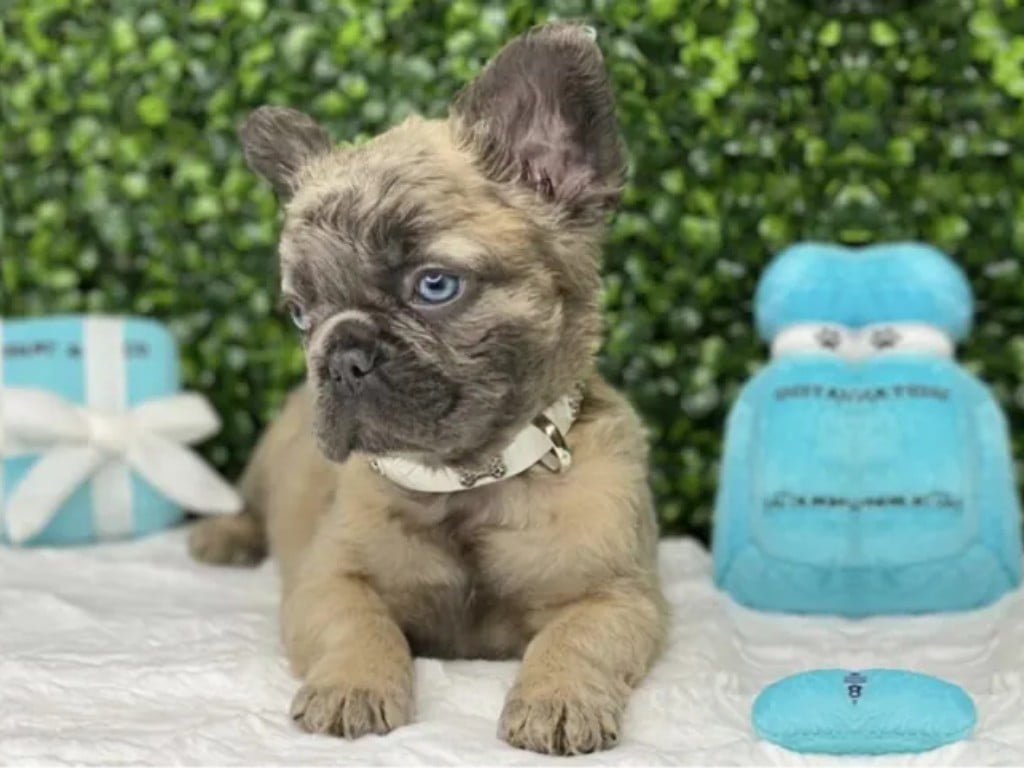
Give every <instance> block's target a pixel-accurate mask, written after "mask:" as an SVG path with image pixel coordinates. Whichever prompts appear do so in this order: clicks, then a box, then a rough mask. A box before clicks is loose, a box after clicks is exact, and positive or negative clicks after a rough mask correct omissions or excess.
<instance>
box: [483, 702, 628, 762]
mask: <svg viewBox="0 0 1024 768" xmlns="http://www.w3.org/2000/svg"><path fill="white" fill-rule="evenodd" d="M619 715H620V707H619V706H618V705H617V704H616V703H615V701H614V700H613V699H612V698H610V697H608V696H604V695H601V694H599V693H591V692H589V691H585V690H584V691H578V692H574V691H569V690H566V691H562V692H544V691H536V692H532V693H531V692H530V691H528V690H526V689H520V688H519V686H517V687H516V688H513V690H512V692H511V693H510V694H509V696H508V699H506V701H505V708H504V709H503V710H502V713H501V721H500V723H499V725H498V733H499V736H501V738H503V739H504V740H505V741H507V742H508V743H509V744H511V745H512V746H513V747H518V748H519V749H529V750H533V751H534V752H542V753H544V754H549V755H580V754H585V753H588V752H596V751H597V750H600V749H610V748H611V747H614V746H615V745H616V744H617V743H618V741H619Z"/></svg>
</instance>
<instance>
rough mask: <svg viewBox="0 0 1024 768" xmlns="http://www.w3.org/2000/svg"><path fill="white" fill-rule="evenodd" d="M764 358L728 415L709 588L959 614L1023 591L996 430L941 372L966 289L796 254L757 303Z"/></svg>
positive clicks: (759, 599) (876, 266)
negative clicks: (767, 351)
mask: <svg viewBox="0 0 1024 768" xmlns="http://www.w3.org/2000/svg"><path fill="white" fill-rule="evenodd" d="M755 311H756V317H757V326H758V331H759V332H760V334H761V336H762V337H763V338H764V339H765V340H766V341H768V342H769V343H770V344H771V349H772V359H771V361H770V363H769V364H768V365H767V366H765V367H764V368H763V369H762V370H761V371H760V372H759V373H758V374H757V375H755V376H754V378H753V379H751V380H750V381H749V382H748V383H747V384H746V386H745V387H744V389H743V391H742V393H741V395H740V397H739V399H738V400H737V402H736V403H735V405H734V406H733V408H732V411H731V413H730V415H729V420H728V425H727V430H726V439H725V449H724V458H723V467H722V476H721V484H720V488H719V493H718V498H717V502H716V509H715V521H714V538H713V550H714V568H715V579H716V581H717V583H718V584H719V585H720V586H721V587H722V588H723V589H725V590H726V591H727V592H729V593H730V594H731V595H732V596H733V597H734V598H735V599H736V600H737V601H739V602H740V603H743V604H745V605H748V606H751V607H754V608H760V609H764V610H776V611H790V612H801V613H831V614H841V615H846V616H853V617H856V616H866V615H869V614H878V613H916V612H925V611H944V610H960V609H968V608H973V607H977V606H981V605H984V604H986V603H989V602H991V601H993V600H995V599H996V598H997V597H999V596H1000V595H1001V594H1003V593H1004V592H1006V591H1007V590H1009V589H1011V588H1012V587H1014V586H1016V585H1017V584H1018V583H1019V582H1020V578H1021V532H1020V513H1019V505H1018V500H1017V496H1016V487H1015V483H1014V477H1013V464H1012V459H1011V452H1010V443H1009V439H1008V434H1007V427H1006V423H1005V418H1004V416H1003V414H1002V412H1001V411H1000V409H999V407H998V405H997V404H996V402H995V400H994V398H993V397H992V395H991V393H990V392H989V391H988V389H987V388H986V387H985V386H984V385H983V384H982V383H981V382H980V381H979V380H978V379H976V378H975V377H974V376H973V375H971V374H970V373H969V372H968V371H967V370H965V369H964V368H963V367H961V366H960V365H959V364H958V363H957V361H956V360H955V359H954V355H953V350H954V345H955V343H956V342H957V341H959V340H961V339H963V338H964V337H965V336H966V335H967V333H968V332H969V330H970V325H971V317H972V299H971V292H970V288H969V286H968V283H967V281H966V279H965V277H964V275H963V274H962V272H961V271H960V270H959V268H958V267H957V266H956V265H955V264H953V263H952V262H951V261H950V260H949V259H948V258H946V257H945V256H944V255H943V254H942V253H940V252H939V251H937V250H935V249H933V248H930V247H928V246H925V245H919V244H913V243H895V244H885V245H876V246H871V247H865V248H860V249H847V248H842V247H837V246H832V245H825V244H815V243H809V244H801V245H796V246H793V247H791V248H789V249H787V250H786V251H784V252H783V253H782V254H780V255H779V256H778V257H777V259H776V260H775V261H774V262H773V263H772V264H771V265H770V267H769V268H768V270H767V271H766V273H765V274H764V275H763V277H762V279H761V282H760V285H759V287H758V291H757V296H756V301H755Z"/></svg>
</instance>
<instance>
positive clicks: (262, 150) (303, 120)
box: [238, 107, 332, 200]
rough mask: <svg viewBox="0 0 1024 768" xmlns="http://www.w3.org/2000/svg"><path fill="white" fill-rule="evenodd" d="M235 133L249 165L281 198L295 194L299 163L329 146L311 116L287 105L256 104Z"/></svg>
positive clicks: (325, 136)
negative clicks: (269, 105)
mask: <svg viewBox="0 0 1024 768" xmlns="http://www.w3.org/2000/svg"><path fill="white" fill-rule="evenodd" d="M238 136H239V138H240V139H241V140H242V149H243V151H244V152H245V160H246V162H247V163H248V164H249V167H250V168H252V169H253V170H254V171H256V173H258V174H260V175H261V176H263V178H265V179H266V180H267V181H269V182H270V183H271V184H273V185H274V189H276V190H277V192H278V194H279V195H280V196H281V197H282V198H283V199H285V200H287V199H289V198H290V197H291V196H292V195H293V194H294V193H295V189H296V186H297V183H298V174H299V170H300V169H301V168H302V166H303V165H305V164H306V163H307V162H309V161H310V160H311V159H312V158H314V157H316V156H317V155H322V154H325V153H326V152H329V151H330V149H331V146H332V143H331V137H330V136H329V135H328V133H327V131H325V130H324V129H323V127H321V126H320V125H319V124H318V123H317V122H316V121H315V120H313V118H311V117H309V116H308V115H305V114H303V113H302V112H299V111H298V110H297V109H290V108H288V107H260V108H259V109H257V110H256V111H255V112H253V113H252V114H251V115H249V117H248V118H246V120H245V122H244V123H242V126H241V127H240V128H239V129H238Z"/></svg>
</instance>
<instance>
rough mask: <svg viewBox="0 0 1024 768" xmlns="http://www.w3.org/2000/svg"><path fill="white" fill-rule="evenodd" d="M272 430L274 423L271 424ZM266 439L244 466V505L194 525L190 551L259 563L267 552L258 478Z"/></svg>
mask: <svg viewBox="0 0 1024 768" xmlns="http://www.w3.org/2000/svg"><path fill="white" fill-rule="evenodd" d="M271 430H273V427H271ZM265 444H266V439H264V440H261V441H260V444H259V445H257V448H256V452H255V453H254V454H253V458H252V461H251V462H250V463H249V465H248V466H247V467H246V468H245V472H244V473H243V474H242V479H241V481H239V484H238V491H239V493H240V494H241V496H242V501H243V502H244V504H245V508H244V509H243V510H242V511H241V512H240V513H239V514H237V515H231V516H229V517H208V518H205V519H203V520H200V521H199V522H198V523H196V524H195V525H193V526H192V530H190V531H189V534H188V551H189V553H190V554H191V555H192V557H194V558H195V559H196V560H198V561H199V562H201V563H208V564H210V565H242V566H252V565H259V564H260V563H261V562H262V561H263V558H265V557H266V556H267V532H266V525H265V524H264V520H263V515H262V514H260V512H259V510H260V507H259V506H258V504H259V503H260V499H259V493H258V491H259V485H260V483H259V478H260V474H261V472H262V471H263V468H262V464H263V463H264V462H265V461H266V455H265V454H266V451H265V449H264V448H265Z"/></svg>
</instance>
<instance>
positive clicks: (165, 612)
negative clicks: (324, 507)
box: [0, 530, 1024, 766]
mask: <svg viewBox="0 0 1024 768" xmlns="http://www.w3.org/2000/svg"><path fill="white" fill-rule="evenodd" d="M661 555H662V570H663V572H664V576H665V588H666V591H667V593H668V596H669V598H670V600H671V602H672V604H673V606H674V609H675V621H674V624H673V629H672V635H671V640H670V644H669V647H668V650H667V652H666V654H665V656H664V658H663V659H662V661H661V662H660V663H659V664H658V666H657V667H656V668H655V670H654V672H653V673H652V675H651V676H650V678H649V679H648V680H647V682H645V683H644V684H643V686H642V687H641V688H640V689H639V690H638V691H637V692H636V694H635V695H634V697H633V700H632V703H631V705H630V708H629V711H628V714H627V717H626V721H625V724H624V731H623V742H622V744H621V746H619V747H618V748H617V749H615V750H613V751H611V752H607V753H603V754H597V755H589V756H584V757H580V758H574V759H572V761H571V762H572V763H574V764H579V765H590V764H602V765H610V764H622V765H681V764H715V765H749V764H760V765H764V764H773V765H776V764H807V765H823V764H830V763H842V762H843V761H842V760H839V759H831V760H829V759H825V758H823V757H820V756H800V755H796V754H793V753H789V752H787V751H785V750H782V749H780V748H778V747H774V746H772V745H769V744H766V743H761V742H758V741H757V740H756V738H755V737H754V734H753V732H752V730H751V726H750V722H749V711H750V705H751V702H752V701H753V697H754V696H755V695H756V693H757V692H758V691H759V690H760V688H761V687H762V686H764V685H766V684H768V683H770V682H772V681H773V680H775V679H777V678H779V677H782V676H784V675H786V674H789V673H792V672H796V671H798V670H801V669H805V668H813V667H822V666H843V667H862V668H863V667H872V666H893V667H904V668H909V669H915V670H919V671H923V672H929V673H932V674H937V675H940V676H942V677H945V678H947V679H949V680H952V681H954V682H957V683H959V684H961V685H963V686H964V687H965V688H966V689H967V690H968V691H969V692H970V693H971V694H972V695H973V696H974V698H975V701H976V702H977V704H978V710H979V727H978V730H977V732H976V734H975V736H974V738H972V739H971V740H969V741H966V742H960V743H958V744H954V745H951V746H949V747H945V748H943V749H939V750H935V751H933V752H929V753H924V754H920V755H912V756H902V757H901V756H889V757H882V758H876V759H874V760H873V761H865V760H863V759H860V758H848V759H846V762H847V763H849V762H855V763H857V764H864V763H866V762H873V763H877V764H906V763H912V764H918V765H1013V764H1018V765H1019V764H1022V763H1024V707H1022V697H1021V686H1022V681H1021V671H1022V669H1024V603H1022V599H1024V598H1022V595H1021V594H1020V593H1019V592H1018V593H1015V594H1013V595H1010V596H1008V597H1007V598H1005V599H1004V600H1002V601H1001V602H1000V603H998V604H997V605H995V606H993V607H991V608H988V609H985V610H983V611H978V612H974V613H970V614H961V615H946V616H930V617H922V618H901V619H893V618H885V619H871V620H866V621H860V622H853V621H841V620H837V619H827V618H826V619H821V618H819V619H807V618H794V617H782V616H768V615H760V614H756V613H754V612H751V611H747V610H744V609H741V608H739V607H738V606H736V605H734V604H732V603H730V602H729V601H728V600H727V599H726V598H724V597H722V596H721V595H719V594H717V593H716V592H715V590H714V588H713V587H712V585H711V582H710V578H709V567H710V563H709V558H708V555H707V553H706V552H705V551H704V550H702V549H701V548H700V546H699V545H698V544H696V543H694V542H692V541H688V540H668V541H665V542H664V544H663V545H662V551H661ZM276 607H277V578H276V574H275V572H274V569H273V566H272V565H270V564H269V563H268V564H265V565H264V566H263V567H262V568H260V569H258V570H256V571H247V570H235V569H215V568H210V567H204V566H200V565H197V564H195V563H192V562H190V560H189V559H188V557H187V556H186V554H185V544H184V535H183V531H181V530H177V531H170V532H168V533H165V534H160V535H158V536H155V537H152V538H149V539H145V540H141V541H135V542H130V543H126V544H119V545H105V546H99V547H92V548H81V549H71V550H63V551H61V550H7V549H0V764H3V765H12V764H41V763H46V764H71V763H73V764H79V765H82V764H105V765H113V764H122V765H123V764H150V765H152V764H156V765H170V764H177V765H198V764H203V765H211V764H219V765H225V764H236V765H237V764H244V765H270V764H276V765H284V764H288V765H295V764H303V765H312V764H321V765H334V766H339V765H357V764H358V765H370V764H373V765H396V764H404V765H411V764H421V765H442V764H477V765H480V764H489V765H494V764H509V765H513V764H514V765H529V764H550V763H553V762H563V763H565V762H568V761H565V760H559V761H555V760H552V759H551V758H544V757H541V756H537V755H532V754H530V753H526V752H521V751H517V750H513V749H511V748H509V747H507V746H505V745H504V744H503V743H502V742H500V741H499V740H498V739H497V738H496V736H495V724H496V722H497V718H498V714H499V712H500V710H501V703H502V698H503V696H504V693H505V691H506V690H507V689H508V687H509V685H510V683H511V681H512V678H513V675H514V673H515V670H516V663H514V662H508V663H493V662H445V663H442V662H439V661H436V660H429V659H421V660H418V661H417V662H416V674H417V690H418V693H417V717H416V722H415V724H413V725H411V726H408V727H406V728H402V729H400V730H398V731H396V732H395V733H393V734H392V735H390V736H388V737H385V738H376V737H370V738H365V739H361V740H359V741H357V742H348V743H346V742H344V741H341V740H336V739H331V738H327V737H314V736H308V735H305V734H303V733H300V732H299V731H298V730H297V729H296V727H295V726H294V725H293V724H292V723H291V721H290V720H289V719H288V716H287V709H288V704H289V702H290V700H291V697H292V694H293V692H294V690H295V688H296V682H295V681H294V680H292V679H291V677H290V675H289V673H288V671H287V667H286V665H285V662H284V660H283V658H282V655H281V651H280V647H279V645H278V635H277V623H276Z"/></svg>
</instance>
